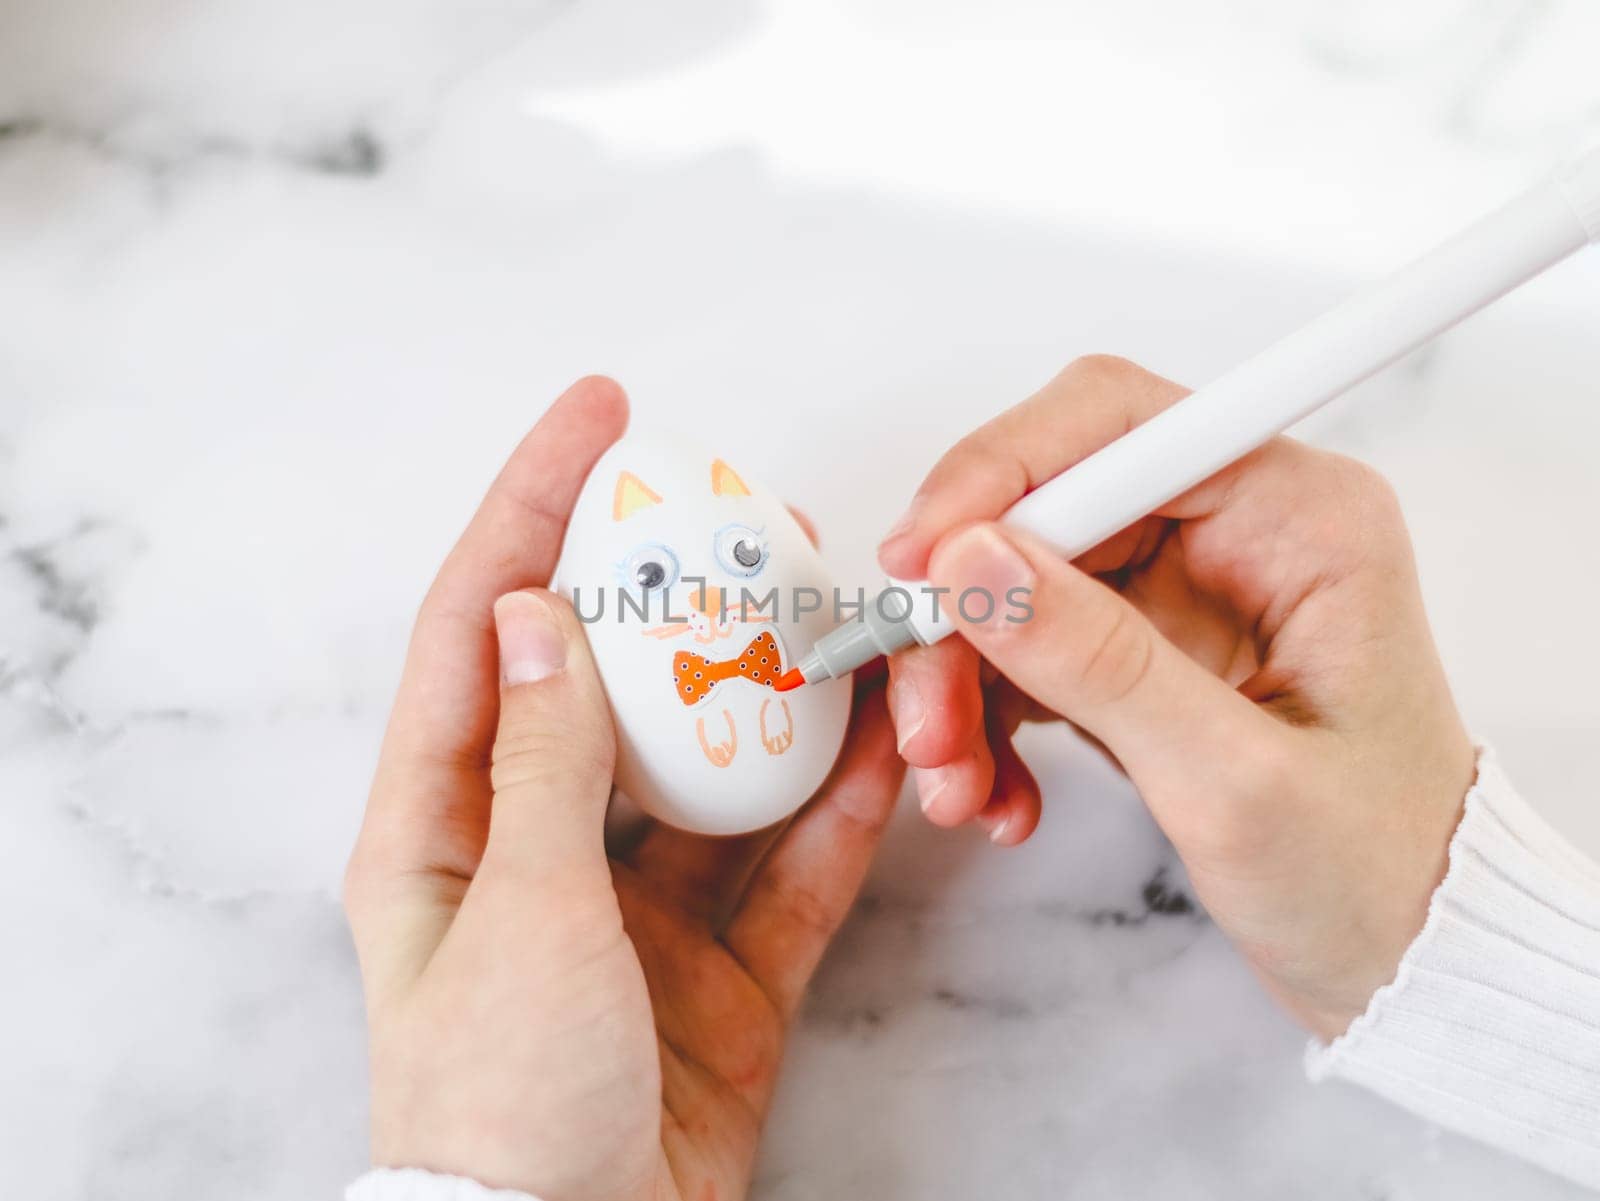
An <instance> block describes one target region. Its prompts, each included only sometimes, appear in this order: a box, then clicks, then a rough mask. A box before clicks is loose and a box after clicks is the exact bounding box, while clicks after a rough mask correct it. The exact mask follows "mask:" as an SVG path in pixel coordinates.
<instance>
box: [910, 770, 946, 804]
mask: <svg viewBox="0 0 1600 1201" xmlns="http://www.w3.org/2000/svg"><path fill="white" fill-rule="evenodd" d="M911 774H912V775H913V776H915V777H916V781H917V801H918V803H919V804H921V806H922V811H923V812H924V813H926V812H927V811H928V809H929V808H930V807H931V806H932V805H933V802H934V801H936V800H937V799H938V798H939V794H940V793H941V792H943V791H944V787H945V785H946V784H948V783H950V773H949V772H948V771H947V770H946V769H944V768H942V767H914V768H912V769H911Z"/></svg>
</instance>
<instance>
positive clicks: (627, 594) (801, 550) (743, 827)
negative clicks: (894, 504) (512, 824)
mask: <svg viewBox="0 0 1600 1201" xmlns="http://www.w3.org/2000/svg"><path fill="white" fill-rule="evenodd" d="M554 586H555V588H556V590H557V591H559V592H561V593H562V595H564V596H566V597H567V599H568V600H570V601H572V602H573V604H574V607H575V608H576V609H577V610H578V613H579V616H580V617H581V618H583V619H584V621H585V625H584V630H585V632H586V633H587V635H588V637H589V644H590V646H591V648H592V649H593V651H594V655H595V661H596V663H597V664H598V665H599V668H600V676H601V679H602V681H603V682H604V683H605V686H606V692H607V695H608V697H609V698H610V700H611V708H612V714H613V717H614V718H615V721H616V727H617V744H618V766H617V784H618V787H620V788H621V789H622V791H623V792H625V793H626V794H627V795H628V796H629V797H631V798H632V799H633V800H635V801H636V802H638V803H639V804H640V805H641V806H642V807H643V808H644V809H645V810H646V811H647V812H649V813H651V814H652V815H653V816H655V817H657V818H659V819H661V820H663V821H666V822H669V823H671V824H673V825H676V826H680V827H682V828H684V829H688V830H694V831H698V832H701V833H707V834H735V833H743V832H745V831H749V830H755V829H759V828H761V827H762V826H765V825H769V824H771V823H772V822H774V821H777V820H779V819H780V818H782V817H785V816H787V815H788V814H789V813H792V812H793V811H794V810H795V809H797V808H799V806H800V805H802V804H804V803H805V801H806V799H807V798H808V797H810V796H811V794H812V793H813V792H815V791H816V788H817V787H818V785H820V784H821V782H822V779H823V777H824V776H826V775H827V772H828V769H829V768H830V767H831V766H832V765H833V760H834V758H835V756H836V755H837V754H838V750H839V746H840V744H841V742H842V741H843V736H844V727H845V723H846V721H847V719H848V716H849V705H850V695H849V685H848V682H847V681H843V680H835V681H829V682H827V683H825V684H819V685H809V686H807V687H805V688H802V689H799V690H798V691H795V692H789V693H782V694H780V693H778V692H776V691H775V690H774V689H773V687H772V685H773V684H774V683H776V681H777V678H778V677H779V676H780V675H781V674H782V673H783V671H784V670H785V669H787V668H789V667H792V666H793V665H794V664H795V663H796V662H797V661H798V659H799V657H800V656H801V655H803V654H805V653H806V652H807V651H809V650H810V649H811V645H812V643H813V642H814V641H815V640H816V639H817V638H819V637H820V636H821V635H822V634H824V633H826V632H827V630H828V629H829V628H830V627H831V625H832V618H833V614H832V595H833V592H832V588H833V581H832V579H831V577H830V576H829V575H828V572H827V569H826V568H825V567H824V565H823V562H822V559H821V557H820V556H819V555H818V554H817V551H816V549H815V548H814V547H813V546H812V545H811V543H810V541H809V540H808V539H807V538H806V536H805V533H804V532H803V531H802V530H801V529H800V526H799V525H798V523H797V522H796V521H795V520H794V518H793V516H791V515H790V513H789V511H788V510H787V509H786V508H784V507H783V505H781V504H780V503H778V502H777V500H776V499H774V498H773V497H771V496H770V495H769V494H767V493H766V492H765V491H763V490H762V489H760V488H758V487H754V486H752V485H751V484H750V483H748V482H747V481H746V479H745V478H744V477H743V476H741V475H740V474H739V473H738V472H737V471H735V470H734V469H733V468H732V467H731V466H729V465H728V464H727V463H726V462H724V461H723V460H721V459H718V458H715V457H712V456H709V455H705V454H701V453H696V452H694V451H691V450H688V449H686V448H683V447H679V446H676V445H674V444H673V443H671V442H669V441H666V440H663V439H660V438H654V437H649V436H639V435H633V436H630V437H628V438H626V439H624V440H623V441H622V442H619V443H618V444H617V445H616V446H614V447H612V448H611V450H609V451H608V452H607V453H606V454H605V456H604V457H603V458H602V459H601V460H600V462H599V463H598V464H596V466H595V468H594V471H593V472H592V473H591V474H590V477H589V480H588V482H587V483H586V484H585V485H584V488H583V492H582V494H581V495H580V496H579V499H578V504H577V507H576V508H575V509H574V511H573V516H572V521H571V524H570V525H569V527H568V530H567V538H566V542H565V544H564V545H563V547H562V552H561V560H560V562H559V563H558V564H557V567H556V573H555V583H554ZM802 594H804V595H806V596H807V597H808V598H811V599H809V600H808V601H807V602H806V603H817V600H820V603H821V607H820V608H819V609H817V610H814V611H811V612H806V613H799V614H797V613H796V611H795V610H796V608H797V606H796V605H795V604H794V603H793V602H794V599H795V597H797V596H799V595H802ZM799 607H805V606H804V604H802V605H801V606H799Z"/></svg>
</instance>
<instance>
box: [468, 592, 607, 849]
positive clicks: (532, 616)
mask: <svg viewBox="0 0 1600 1201" xmlns="http://www.w3.org/2000/svg"><path fill="white" fill-rule="evenodd" d="M494 621H495V627H496V631H497V633H498V635H499V645H500V656H499V657H500V718H499V723H498V728H497V730H496V733H495V739H494V763H493V768H492V771H491V778H492V781H493V785H494V803H493V808H492V810H491V816H490V822H489V843H488V847H487V849H486V850H485V852H484V857H483V864H482V866H481V867H480V869H479V872H478V876H477V878H478V879H490V878H495V879H505V878H508V877H509V878H511V879H527V880H539V879H541V878H544V879H547V878H549V877H551V876H552V875H558V874H559V875H565V874H566V872H567V871H568V870H569V869H573V868H577V869H579V870H590V871H598V872H601V873H606V872H608V870H609V869H608V868H607V866H606V857H605V843H604V826H605V811H606V802H607V801H608V800H609V799H610V797H611V779H612V770H613V767H614V766H615V761H616V740H615V737H614V735H613V733H612V728H611V712H610V709H609V708H608V707H607V704H606V699H605V692H604V690H603V689H602V688H601V686H600V677H599V675H598V673H597V672H596V670H595V666H594V660H593V658H592V657H591V656H590V652H589V643H588V640H587V639H586V638H585V637H584V635H583V628H582V626H581V625H580V624H579V623H578V618H577V614H575V613H574V612H573V611H572V606H571V605H569V604H567V602H566V601H564V600H562V599H561V598H560V597H557V596H556V595H555V594H554V593H551V592H546V591H544V590H542V589H530V590H528V591H526V592H512V593H508V594H507V595H505V596H503V597H501V598H500V599H499V600H497V601H496V602H495V604H494Z"/></svg>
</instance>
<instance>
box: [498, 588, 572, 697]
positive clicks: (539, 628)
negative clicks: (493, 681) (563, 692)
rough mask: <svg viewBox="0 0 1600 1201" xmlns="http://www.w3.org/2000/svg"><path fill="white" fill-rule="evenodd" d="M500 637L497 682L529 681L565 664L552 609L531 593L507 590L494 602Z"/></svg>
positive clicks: (561, 635) (563, 645) (563, 637)
mask: <svg viewBox="0 0 1600 1201" xmlns="http://www.w3.org/2000/svg"><path fill="white" fill-rule="evenodd" d="M494 628H495V632H496V633H497V634H498V635H499V638H500V681H501V683H503V684H531V683H532V682H533V681H535V680H542V679H544V678H545V677H546V676H553V675H555V673H556V672H558V671H560V670H561V669H562V668H563V667H565V666H566V665H567V639H566V635H565V634H564V633H562V630H561V625H560V623H559V622H558V621H557V619H556V615H555V612H554V611H553V610H552V609H551V608H550V606H549V605H548V604H547V603H546V602H545V600H544V599H543V598H542V597H539V596H535V595H534V594H533V593H531V592H508V593H506V595H504V596H502V597H501V598H500V599H499V600H497V601H495V603H494Z"/></svg>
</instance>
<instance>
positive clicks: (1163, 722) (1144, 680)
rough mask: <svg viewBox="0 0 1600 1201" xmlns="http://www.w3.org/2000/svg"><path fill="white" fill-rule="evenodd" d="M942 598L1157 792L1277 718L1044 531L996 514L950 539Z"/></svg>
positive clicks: (1042, 694)
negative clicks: (1004, 521) (999, 520)
mask: <svg viewBox="0 0 1600 1201" xmlns="http://www.w3.org/2000/svg"><path fill="white" fill-rule="evenodd" d="M928 566H929V571H928V575H929V582H930V583H931V584H932V585H934V586H935V587H937V588H941V589H946V588H947V589H949V593H948V594H947V595H944V596H943V597H942V599H941V602H940V603H941V607H942V608H943V609H944V611H945V613H946V615H947V616H948V617H949V618H950V619H951V621H952V622H953V623H954V624H955V625H956V627H957V629H959V630H960V631H961V633H962V634H963V635H965V637H966V638H967V640H968V641H969V642H971V643H972V644H973V645H974V646H975V647H977V649H978V651H979V652H980V653H981V654H982V655H983V656H984V658H986V659H988V660H989V661H990V662H991V663H993V664H994V665H995V666H996V667H997V668H999V669H1000V671H1001V672H1003V673H1004V674H1005V675H1006V676H1007V677H1008V678H1009V679H1010V680H1011V681H1012V682H1013V683H1014V684H1016V685H1017V686H1018V687H1019V688H1021V689H1022V690H1023V691H1024V692H1026V693H1028V694H1029V695H1030V696H1032V697H1033V698H1034V699H1035V700H1038V701H1040V702H1041V703H1043V704H1044V705H1046V706H1048V707H1049V708H1051V709H1053V710H1055V711H1056V712H1057V713H1060V714H1061V715H1062V716H1063V717H1065V718H1067V719H1068V720H1070V721H1072V722H1074V723H1075V724H1077V725H1079V726H1081V727H1083V728H1084V729H1086V730H1088V731H1089V732H1090V733H1091V734H1093V735H1095V737H1097V738H1099V739H1100V741H1101V742H1103V743H1105V745H1106V746H1107V747H1108V748H1109V749H1110V750H1111V752H1112V753H1113V754H1114V755H1116V757H1117V758H1118V759H1119V760H1120V761H1121V763H1122V765H1123V767H1124V768H1126V769H1127V771H1128V773H1129V775H1131V776H1133V777H1134V780H1135V782H1136V783H1138V784H1139V785H1140V786H1141V788H1143V789H1145V790H1146V791H1147V792H1148V791H1149V789H1150V786H1152V785H1158V784H1160V783H1164V782H1166V781H1167V780H1170V779H1172V778H1173V777H1174V775H1177V776H1179V777H1181V778H1183V779H1186V780H1188V781H1189V782H1190V783H1191V784H1192V783H1196V782H1197V781H1196V776H1197V775H1198V774H1200V773H1202V772H1203V771H1204V765H1205V764H1207V763H1211V764H1216V765H1217V766H1218V767H1219V768H1221V769H1226V768H1227V767H1228V764H1229V762H1230V761H1231V759H1232V758H1233V755H1234V753H1236V752H1239V751H1242V750H1244V749H1245V748H1247V747H1249V746H1251V745H1259V741H1260V739H1261V736H1262V730H1263V726H1264V725H1271V724H1272V723H1271V719H1270V718H1268V717H1267V716H1266V715H1265V714H1263V713H1261V712H1260V711H1259V710H1257V709H1256V707H1255V706H1254V705H1253V704H1251V702H1250V701H1248V700H1247V699H1245V698H1244V697H1243V696H1241V695H1240V694H1239V693H1237V692H1235V691H1234V690H1233V689H1232V688H1230V687H1228V685H1227V684H1225V683H1224V682H1223V681H1221V680H1219V679H1218V678H1217V677H1216V676H1214V675H1212V674H1211V673H1210V672H1208V671H1206V670H1205V669H1204V668H1203V667H1201V666H1200V665H1199V664H1197V663H1196V662H1194V660H1192V659H1190V658H1189V657H1188V656H1187V655H1185V654H1184V653H1183V652H1182V651H1180V650H1178V648H1177V647H1175V646H1173V645H1172V644H1171V643H1170V642H1168V641H1167V640H1166V639H1165V638H1163V637H1162V636H1161V634H1160V633H1159V632H1158V631H1157V630H1156V628H1155V627H1154V626H1153V625H1152V624H1151V623H1150V621H1149V620H1148V619H1147V618H1146V617H1145V616H1144V614H1142V613H1140V612H1139V611H1138V610H1137V609H1135V608H1134V607H1133V605H1132V604H1130V603H1129V602H1128V601H1127V600H1126V599H1124V598H1123V597H1122V596H1119V595H1118V594H1117V593H1116V592H1115V591H1113V590H1112V589H1110V588H1108V587H1107V586H1106V585H1104V584H1102V583H1101V582H1100V581H1099V580H1097V579H1095V578H1094V577H1093V576H1090V575H1087V574H1085V573H1084V572H1082V571H1079V570H1078V569H1077V568H1076V567H1074V566H1073V565H1072V564H1071V563H1068V562H1067V561H1066V560H1064V559H1062V558H1061V557H1060V556H1059V555H1058V554H1056V552H1055V551H1053V550H1052V549H1051V548H1050V547H1048V546H1046V545H1045V544H1044V543H1042V542H1041V541H1039V540H1038V539H1036V538H1033V537H1032V536H1030V535H1028V534H1025V533H1022V532H1021V531H1017V530H1009V529H1005V528H1004V527H1002V526H999V525H995V524H992V523H984V524H978V525H972V526H967V527H965V528H964V529H961V530H959V531H957V532H956V533H955V534H953V535H951V536H950V537H948V538H946V539H944V540H943V541H942V542H940V543H939V544H938V546H936V547H935V548H934V551H933V555H932V557H931V559H930V560H929V565H928Z"/></svg>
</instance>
